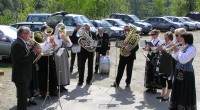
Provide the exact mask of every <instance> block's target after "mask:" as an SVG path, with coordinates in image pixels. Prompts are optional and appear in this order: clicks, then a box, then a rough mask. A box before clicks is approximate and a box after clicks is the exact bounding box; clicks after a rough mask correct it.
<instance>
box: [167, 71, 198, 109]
mask: <svg viewBox="0 0 200 110" xmlns="http://www.w3.org/2000/svg"><path fill="white" fill-rule="evenodd" d="M182 73H183V72H182ZM170 101H171V103H170V109H171V110H196V109H197V106H196V89H195V76H194V72H184V73H183V74H179V72H178V71H177V72H176V74H175V77H174V83H173V88H172V94H171V99H170Z"/></svg>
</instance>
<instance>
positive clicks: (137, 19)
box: [130, 15, 140, 22]
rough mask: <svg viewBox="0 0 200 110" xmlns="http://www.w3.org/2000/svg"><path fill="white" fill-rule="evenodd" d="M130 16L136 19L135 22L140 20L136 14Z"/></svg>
mask: <svg viewBox="0 0 200 110" xmlns="http://www.w3.org/2000/svg"><path fill="white" fill-rule="evenodd" d="M130 17H131V18H132V19H133V20H134V21H135V22H140V19H139V18H138V17H137V16H135V15H130Z"/></svg>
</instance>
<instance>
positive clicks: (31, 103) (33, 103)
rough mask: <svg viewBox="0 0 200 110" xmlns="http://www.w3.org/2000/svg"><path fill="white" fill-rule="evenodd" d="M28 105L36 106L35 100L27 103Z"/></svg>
mask: <svg viewBox="0 0 200 110" xmlns="http://www.w3.org/2000/svg"><path fill="white" fill-rule="evenodd" d="M29 104H30V105H37V103H36V102H35V100H32V101H29Z"/></svg>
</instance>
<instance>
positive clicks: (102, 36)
mask: <svg viewBox="0 0 200 110" xmlns="http://www.w3.org/2000/svg"><path fill="white" fill-rule="evenodd" d="M97 38H98V45H100V46H101V47H97V48H96V65H95V72H94V73H98V68H99V59H100V55H103V56H105V55H109V50H110V47H109V45H110V39H109V37H108V34H106V33H104V29H103V27H99V29H98V34H97ZM100 74H103V73H100Z"/></svg>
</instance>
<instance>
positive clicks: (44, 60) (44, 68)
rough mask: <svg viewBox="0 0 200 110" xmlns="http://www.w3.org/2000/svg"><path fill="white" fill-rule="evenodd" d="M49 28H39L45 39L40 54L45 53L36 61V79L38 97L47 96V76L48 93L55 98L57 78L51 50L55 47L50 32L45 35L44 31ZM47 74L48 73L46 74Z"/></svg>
mask: <svg viewBox="0 0 200 110" xmlns="http://www.w3.org/2000/svg"><path fill="white" fill-rule="evenodd" d="M47 28H49V27H48V26H46V25H44V26H42V28H41V32H42V33H43V36H44V37H45V38H46V39H47V42H45V43H42V44H41V47H42V52H43V53H45V54H44V55H43V56H42V57H41V58H40V59H39V60H38V66H39V70H38V77H39V78H38V79H39V89H40V95H41V96H42V97H45V96H46V95H47V80H48V78H47V76H48V74H49V93H50V95H51V96H57V85H58V84H57V76H56V66H55V60H54V53H53V49H54V48H55V47H56V46H57V44H56V43H55V40H54V38H53V37H52V35H51V34H52V32H53V30H51V31H52V32H51V33H47V32H46V30H47ZM48 72H49V73H48Z"/></svg>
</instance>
